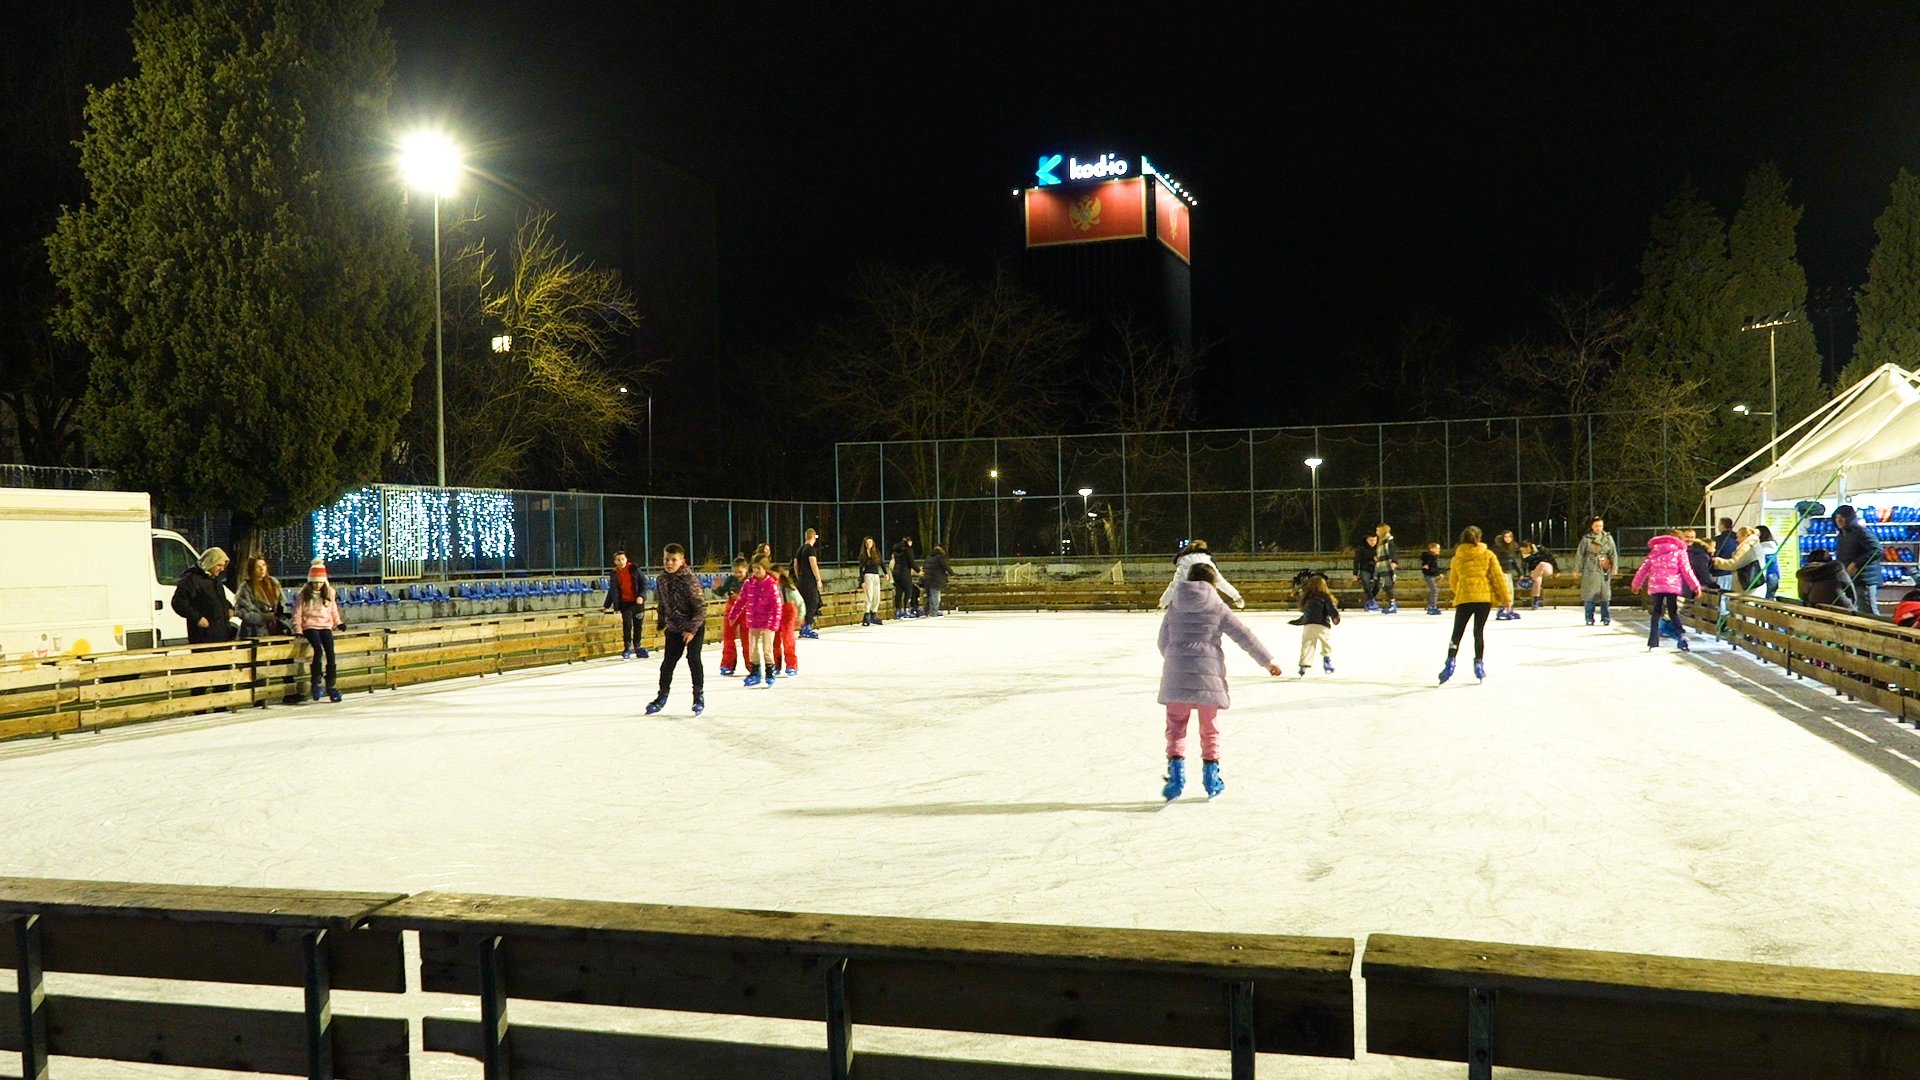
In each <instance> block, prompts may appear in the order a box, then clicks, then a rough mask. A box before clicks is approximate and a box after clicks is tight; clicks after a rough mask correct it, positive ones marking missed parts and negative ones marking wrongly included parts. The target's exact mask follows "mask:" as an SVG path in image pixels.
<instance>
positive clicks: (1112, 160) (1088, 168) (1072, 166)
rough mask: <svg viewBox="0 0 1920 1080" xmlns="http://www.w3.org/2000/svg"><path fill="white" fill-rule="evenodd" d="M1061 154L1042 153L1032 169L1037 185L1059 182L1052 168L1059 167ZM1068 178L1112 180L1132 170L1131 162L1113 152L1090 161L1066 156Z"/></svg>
mask: <svg viewBox="0 0 1920 1080" xmlns="http://www.w3.org/2000/svg"><path fill="white" fill-rule="evenodd" d="M1061 159H1062V155H1060V154H1042V155H1040V161H1039V165H1038V167H1036V168H1035V169H1034V170H1033V178H1034V180H1035V181H1036V184H1037V186H1039V187H1052V186H1053V185H1055V184H1058V183H1060V176H1059V174H1058V173H1056V172H1055V171H1054V170H1056V169H1058V168H1059V167H1060V162H1061ZM1065 160H1066V163H1067V179H1068V180H1113V179H1117V178H1119V177H1122V176H1125V175H1127V174H1128V173H1129V172H1131V171H1133V163H1132V162H1130V161H1128V160H1127V159H1126V158H1123V157H1119V156H1117V155H1114V154H1101V155H1100V156H1099V157H1097V158H1095V159H1094V160H1092V161H1081V160H1080V159H1079V158H1066V159H1065Z"/></svg>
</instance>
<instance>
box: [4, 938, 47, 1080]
mask: <svg viewBox="0 0 1920 1080" xmlns="http://www.w3.org/2000/svg"><path fill="white" fill-rule="evenodd" d="M7 922H9V923H11V924H12V926H11V929H12V931H13V933H11V934H9V935H7V936H8V937H9V938H10V939H11V940H12V942H13V947H14V952H13V966H14V968H15V971H14V975H15V976H16V978H15V980H14V984H15V991H14V993H15V996H14V1004H15V1006H16V1010H15V1011H16V1012H17V1013H18V1015H19V1019H20V1026H19V1028H18V1029H16V1031H15V1032H14V1043H15V1046H14V1048H15V1049H17V1050H19V1051H20V1075H21V1076H22V1077H23V1078H24V1080H47V1055H48V1053H49V1052H50V1051H49V1050H48V1040H47V987H46V966H45V963H44V959H45V951H44V950H43V948H42V945H43V944H44V940H43V938H42V936H41V933H40V930H41V927H40V916H38V915H16V916H14V917H13V918H11V919H9V920H7Z"/></svg>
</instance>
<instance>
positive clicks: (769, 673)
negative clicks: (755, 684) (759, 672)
mask: <svg viewBox="0 0 1920 1080" xmlns="http://www.w3.org/2000/svg"><path fill="white" fill-rule="evenodd" d="M779 672H780V669H779V668H777V667H771V666H769V667H768V668H767V669H766V674H765V675H764V676H762V677H761V679H760V685H761V686H764V687H766V688H767V689H769V690H771V689H773V679H774V676H775V675H777V674H779Z"/></svg>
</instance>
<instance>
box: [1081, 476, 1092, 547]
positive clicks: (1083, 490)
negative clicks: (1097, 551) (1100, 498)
mask: <svg viewBox="0 0 1920 1080" xmlns="http://www.w3.org/2000/svg"><path fill="white" fill-rule="evenodd" d="M1092 494H1093V489H1092V488H1090V487H1083V488H1081V489H1080V512H1081V513H1083V514H1085V515H1087V516H1088V517H1092V516H1093V511H1092V510H1090V509H1088V508H1087V498H1088V496H1090V495H1092ZM1087 549H1088V550H1089V551H1091V550H1092V549H1093V522H1091V521H1089V522H1087Z"/></svg>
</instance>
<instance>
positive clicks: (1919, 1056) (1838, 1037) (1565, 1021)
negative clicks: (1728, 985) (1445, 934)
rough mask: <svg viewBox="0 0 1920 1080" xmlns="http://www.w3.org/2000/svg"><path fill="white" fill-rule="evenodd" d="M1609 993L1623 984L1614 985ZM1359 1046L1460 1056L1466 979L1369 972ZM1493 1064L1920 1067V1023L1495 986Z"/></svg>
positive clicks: (1838, 1076) (1742, 1069) (1909, 1071)
mask: <svg viewBox="0 0 1920 1080" xmlns="http://www.w3.org/2000/svg"><path fill="white" fill-rule="evenodd" d="M1615 992H1616V993H1621V994H1628V993H1631V991H1630V990H1627V989H1626V988H1619V989H1617V990H1616V991H1615ZM1366 1024H1367V1050H1368V1052H1369V1053H1374V1054H1386V1055H1392V1056H1397V1057H1418V1058H1428V1059H1432V1060H1438V1061H1465V1060H1466V1049H1467V1037H1466V1035H1467V997H1466V992H1465V991H1464V990H1461V989H1458V988H1453V987H1444V986H1432V985H1419V984H1413V983H1405V982H1395V981H1391V980H1389V979H1381V980H1380V981H1375V979H1374V978H1373V977H1371V976H1369V977H1368V979H1367V1019H1366ZM1492 1052H1493V1064H1494V1065H1495V1066H1499V1067H1504V1068H1521V1069H1537V1070H1541V1071H1544V1072H1549V1073H1570V1074H1573V1075H1578V1076H1606V1077H1618V1078H1622V1080H1636V1078H1645V1080H1674V1078H1679V1077H1713V1078H1715V1080H1806V1078H1809V1077H1819V1078H1821V1080H1869V1078H1876V1080H1886V1078H1889V1077H1899V1076H1915V1075H1920V1030H1916V1029H1914V1028H1910V1027H1895V1026H1892V1025H1887V1024H1881V1023H1877V1022H1873V1021H1864V1020H1858V1019H1851V1018H1847V1017H1840V1016H1822V1015H1817V1014H1780V1013H1775V1012H1755V1011H1752V1010H1749V1009H1746V1008H1743V1007H1740V1006H1713V1005H1696V1004H1674V1003H1669V1002H1656V1001H1651V1000H1632V999H1626V1000H1616V999H1614V998H1600V997H1582V996H1569V995H1562V994H1551V993H1545V992H1540V991H1532V990H1507V989H1503V990H1500V991H1499V998H1498V1006H1497V1011H1496V1020H1495V1024H1494V1038H1493V1047H1492Z"/></svg>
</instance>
